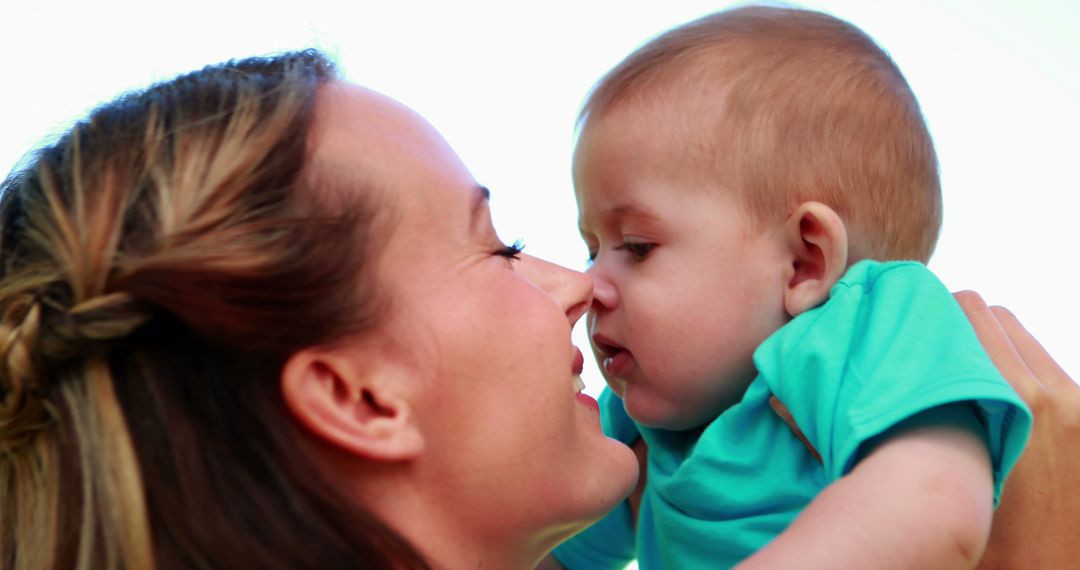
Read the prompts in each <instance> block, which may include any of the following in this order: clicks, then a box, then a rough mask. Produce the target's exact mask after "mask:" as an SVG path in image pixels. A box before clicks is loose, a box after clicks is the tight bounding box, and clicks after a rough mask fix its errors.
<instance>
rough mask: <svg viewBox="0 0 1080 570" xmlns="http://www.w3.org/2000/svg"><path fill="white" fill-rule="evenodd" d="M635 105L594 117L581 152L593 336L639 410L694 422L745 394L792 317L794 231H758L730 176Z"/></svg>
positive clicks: (666, 422) (653, 422)
mask: <svg viewBox="0 0 1080 570" xmlns="http://www.w3.org/2000/svg"><path fill="white" fill-rule="evenodd" d="M634 112H635V111H634V110H633V109H627V110H616V111H613V112H609V113H608V114H607V115H606V116H605V117H604V118H603V119H602V120H600V121H598V122H596V123H595V124H589V125H588V126H587V127H586V129H585V131H584V132H583V133H582V135H581V138H580V140H579V143H578V147H577V149H576V151H575V155H574V185H575V190H576V194H577V201H578V211H579V215H580V218H579V224H580V230H581V235H582V238H583V239H584V240H585V243H586V244H587V245H588V248H589V254H590V257H591V258H592V266H591V268H590V269H589V274H590V275H591V276H592V277H593V279H594V281H595V293H594V300H593V305H592V308H591V310H590V311H589V315H588V324H589V335H590V338H591V340H592V347H593V351H594V353H595V355H596V358H597V361H598V362H599V363H600V365H601V369H602V371H603V374H604V378H605V379H606V380H607V382H608V384H609V385H610V386H611V388H612V389H613V390H614V391H615V392H616V393H617V394H619V395H621V396H622V397H623V399H624V402H625V405H626V410H627V412H628V413H629V414H630V416H631V417H633V418H634V419H635V420H637V421H639V422H641V423H642V424H645V425H647V426H650V427H657V428H664V429H672V430H680V429H690V428H694V427H697V426H700V425H702V424H704V423H707V422H708V421H710V420H711V419H712V418H713V417H715V416H716V415H717V414H718V413H720V412H721V411H723V410H724V409H725V408H727V407H728V406H730V405H732V404H734V403H735V402H737V401H738V400H739V398H740V397H741V396H742V393H743V391H744V390H745V389H746V386H747V385H748V384H749V383H750V381H751V380H753V378H754V376H755V375H756V372H755V370H754V366H753V361H752V356H753V352H754V349H755V348H757V346H758V345H759V344H760V343H761V342H762V341H763V340H765V338H766V337H768V336H769V335H770V334H772V333H773V332H775V331H776V330H777V329H778V328H779V327H781V326H783V324H784V323H785V322H786V321H787V318H788V317H787V314H786V313H785V311H784V306H783V290H784V273H783V269H784V263H785V261H784V255H783V251H784V248H783V241H782V240H781V239H780V234H779V233H778V232H776V231H772V230H768V229H766V230H763V231H755V232H751V231H750V226H749V220H748V218H747V215H746V214H745V213H744V210H743V206H742V204H741V202H740V201H739V199H738V198H737V197H736V196H735V195H734V193H733V192H732V191H731V190H730V189H729V188H725V187H724V184H725V181H724V180H715V178H716V177H715V176H714V177H713V180H712V181H710V182H702V180H707V179H708V178H707V177H705V176H688V175H687V170H688V169H690V168H694V167H695V166H696V165H698V164H699V163H698V161H695V160H685V158H686V156H687V155H686V154H685V153H684V152H683V150H682V149H680V148H678V147H679V143H678V141H677V140H676V137H674V136H670V134H664V133H658V132H657V130H658V129H656V128H648V127H647V126H646V125H656V124H658V122H656V121H646V120H644V119H643V120H640V121H639V120H637V117H635V115H634ZM676 157H679V158H682V160H680V159H678V158H676Z"/></svg>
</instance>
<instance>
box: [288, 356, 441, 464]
mask: <svg viewBox="0 0 1080 570" xmlns="http://www.w3.org/2000/svg"><path fill="white" fill-rule="evenodd" d="M395 370H397V368H396V367H394V366H392V365H390V364H389V363H383V362H379V361H377V359H376V362H375V363H374V364H372V363H371V362H364V363H361V362H358V359H357V358H352V357H348V356H343V355H340V354H336V353H334V352H328V351H321V350H319V349H305V350H302V351H300V352H298V353H296V354H294V355H293V356H292V357H290V358H289V360H288V361H287V362H286V363H285V366H284V368H282V372H281V392H282V396H283V398H284V399H285V406H286V407H287V408H288V409H289V411H290V412H291V413H292V415H293V417H294V418H296V420H297V421H299V422H300V423H301V424H302V425H303V426H304V427H306V428H307V429H308V431H310V432H311V433H312V434H314V435H315V436H316V437H318V438H320V439H322V440H323V441H324V442H326V443H329V444H331V445H333V446H335V447H337V448H338V449H341V450H343V451H346V452H348V453H352V454H354V455H356V456H359V457H363V458H366V459H370V460H374V461H388V462H393V461H405V460H409V459H413V458H415V457H417V456H418V455H420V453H421V452H422V451H423V449H424V438H423V435H422V433H421V431H420V428H419V426H418V425H416V418H415V414H414V413H413V410H412V407H411V406H410V403H409V400H408V399H407V398H405V397H403V392H404V390H403V388H404V386H403V384H404V382H403V380H404V379H403V378H401V377H400V374H397V373H395V372H394V371H395Z"/></svg>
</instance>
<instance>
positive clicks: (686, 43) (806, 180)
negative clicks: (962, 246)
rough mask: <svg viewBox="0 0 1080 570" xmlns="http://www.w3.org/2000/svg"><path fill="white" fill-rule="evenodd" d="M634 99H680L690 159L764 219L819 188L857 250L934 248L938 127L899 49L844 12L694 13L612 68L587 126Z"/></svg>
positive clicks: (905, 253)
mask: <svg viewBox="0 0 1080 570" xmlns="http://www.w3.org/2000/svg"><path fill="white" fill-rule="evenodd" d="M624 105H630V106H637V107H636V108H637V109H639V110H640V106H641V105H648V106H653V107H655V106H657V105H664V106H665V108H675V109H677V111H676V112H675V113H669V116H672V117H678V118H674V119H671V120H672V122H673V124H672V125H671V126H672V127H673V128H677V129H680V132H685V133H684V134H687V135H688V136H684V137H681V138H682V139H683V140H684V142H685V149H682V148H680V149H679V151H682V152H684V153H685V154H684V156H683V158H690V159H692V160H693V162H692V164H697V163H699V162H700V163H702V164H704V165H705V168H702V169H701V171H702V173H703V174H704V175H707V176H709V177H711V178H716V179H719V180H721V181H722V182H723V184H724V186H727V187H730V188H733V189H735V191H737V192H739V193H740V194H742V195H743V198H744V200H745V203H746V205H747V208H748V210H749V213H750V215H751V217H752V219H753V220H754V221H755V223H756V224H757V225H758V226H762V225H766V224H771V223H775V222H777V221H779V220H782V219H784V218H785V217H786V216H787V215H788V214H790V213H791V212H792V210H793V209H794V208H795V207H796V206H797V205H798V204H799V203H801V202H805V201H807V200H816V201H819V202H823V203H825V204H827V205H829V206H830V207H832V208H833V209H834V210H836V211H837V213H839V215H840V216H841V217H842V218H843V219H844V221H845V223H846V225H847V226H848V229H849V232H851V233H852V234H853V236H852V241H853V246H854V248H855V249H854V251H855V252H857V253H858V254H859V255H860V256H865V257H872V258H877V259H918V260H922V261H926V260H927V259H928V258H929V257H930V254H931V253H932V252H933V249H934V245H935V243H936V242H937V237H938V232H939V230H940V226H941V187H940V181H939V177H938V164H937V157H936V155H935V152H934V146H933V142H932V141H931V138H930V133H929V131H928V130H927V127H926V124H925V122H924V120H923V117H922V113H921V111H920V109H919V104H918V102H917V101H916V99H915V96H914V94H913V93H912V91H911V88H910V87H909V86H908V84H907V82H906V81H905V80H904V77H903V75H902V74H901V73H900V70H899V69H898V68H897V66H896V65H895V64H894V63H893V61H892V59H890V57H889V56H888V54H886V53H885V52H884V51H883V50H882V49H881V48H880V47H878V46H877V45H876V44H875V43H874V41H873V40H872V39H870V37H868V36H867V35H866V34H865V33H863V32H862V31H861V30H859V29H858V28H856V27H855V26H853V25H851V24H849V23H847V22H844V21H842V20H839V19H837V18H834V17H832V16H829V15H826V14H822V13H818V12H813V11H808V10H800V9H791V8H773V7H762V6H751V7H743V8H737V9H733V10H729V11H724V12H719V13H716V14H712V15H709V16H706V17H703V18H701V19H698V20H695V21H692V22H689V23H687V24H685V25H682V26H680V27H677V28H674V29H672V30H669V31H668V32H665V33H663V34H661V35H660V36H657V37H656V38H654V39H652V40H651V41H649V42H647V43H646V44H645V45H643V46H642V47H640V48H639V49H637V50H636V51H635V52H634V53H632V54H630V55H629V56H628V57H627V58H626V59H624V60H623V61H622V62H621V63H619V64H618V65H617V66H616V67H615V68H614V69H612V70H611V71H610V72H608V74H607V75H605V76H604V77H603V78H602V79H601V80H600V81H599V82H598V83H597V84H596V86H595V87H594V88H593V91H592V92H591V93H590V95H589V97H588V99H587V100H586V102H585V104H584V106H583V108H582V110H581V114H580V116H579V128H580V129H581V131H582V132H584V130H585V129H587V128H588V125H589V123H591V122H593V121H598V120H601V119H602V118H603V117H604V116H605V115H606V114H608V113H609V112H611V111H613V110H614V109H616V108H619V107H621V106H624ZM672 105H677V107H672ZM629 112H631V113H632V112H635V111H634V110H630V111H629ZM679 115H681V117H679Z"/></svg>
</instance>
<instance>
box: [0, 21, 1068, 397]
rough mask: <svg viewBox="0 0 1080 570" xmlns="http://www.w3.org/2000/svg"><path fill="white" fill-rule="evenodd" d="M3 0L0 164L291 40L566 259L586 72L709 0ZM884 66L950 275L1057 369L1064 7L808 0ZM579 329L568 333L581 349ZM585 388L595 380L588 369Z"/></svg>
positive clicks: (1064, 144) (1064, 239)
mask: <svg viewBox="0 0 1080 570" xmlns="http://www.w3.org/2000/svg"><path fill="white" fill-rule="evenodd" d="M37 4H38V5H37V6H32V5H30V4H29V3H17V4H15V5H14V7H13V6H12V5H11V4H8V6H7V7H5V8H4V13H3V14H2V16H0V63H2V67H0V73H2V84H0V85H2V86H0V103H2V104H0V171H3V172H7V171H8V170H9V169H10V168H11V166H13V165H14V164H15V163H16V161H17V160H18V159H19V157H20V156H22V155H23V153H25V152H26V151H27V150H29V149H30V148H32V147H33V146H35V145H36V144H38V143H39V142H40V141H41V140H43V137H44V136H46V135H48V134H49V133H56V132H59V131H62V130H63V129H64V128H65V127H66V126H67V125H68V124H69V122H70V121H71V120H72V119H74V118H75V117H78V116H80V115H82V114H83V113H85V112H86V110H87V109H88V108H89V107H91V106H93V105H94V104H96V103H98V102H101V101H104V100H108V99H110V98H112V97H113V96H114V95H116V94H117V93H118V92H120V91H122V90H125V89H129V88H133V87H138V86H141V85H144V84H146V83H148V82H150V81H154V80H159V79H165V78H168V77H169V76H171V75H173V74H176V73H179V72H182V71H188V70H191V69H195V68H198V67H201V66H202V65H204V64H208V63H212V62H217V61H219V60H223V59H228V58H233V57H243V56H248V55H256V54H265V53H270V52H274V51H280V50H284V49H294V48H300V47H305V46H316V47H321V48H323V49H325V50H327V51H329V52H330V53H331V54H333V55H335V56H336V57H337V58H338V60H339V61H340V63H341V66H342V68H343V70H344V71H345V74H346V76H347V77H348V78H350V79H351V80H354V81H356V82H358V83H362V84H365V85H367V86H369V87H373V88H375V89H377V90H381V91H383V92H385V93H387V94H389V95H391V96H393V97H396V98H398V99H400V100H402V101H403V102H405V103H406V104H408V105H410V106H412V107H414V108H415V109H417V110H418V111H419V112H420V113H421V114H422V115H424V116H426V117H427V118H428V119H429V120H431V121H432V122H433V123H434V124H435V126H436V127H437V128H438V129H439V130H441V131H442V132H443V134H444V135H445V136H446V137H447V139H448V140H449V141H450V143H451V145H453V146H454V147H455V148H456V149H457V151H458V153H459V154H460V155H461V156H462V157H463V158H464V160H465V162H466V164H468V165H469V166H470V168H471V169H472V171H473V172H474V174H475V175H476V177H477V178H478V179H479V180H480V181H481V182H482V183H484V184H486V185H487V186H489V187H490V188H491V189H492V193H493V199H492V208H493V210H494V215H495V219H496V226H497V228H498V230H499V232H500V234H501V235H502V237H503V239H505V240H508V241H510V240H514V239H516V238H522V239H524V241H525V242H526V243H527V244H528V252H529V253H532V254H534V255H538V256H541V257H545V258H548V259H551V260H554V261H556V262H558V263H562V264H564V265H567V266H570V267H574V268H578V269H581V268H583V267H584V261H585V257H586V253H585V248H584V247H583V246H582V245H581V243H580V240H579V239H578V237H577V231H576V219H575V218H576V212H575V208H574V202H573V198H572V191H571V186H570V180H569V157H570V152H571V148H572V143H573V124H574V118H575V115H576V112H577V110H578V106H579V105H580V103H581V101H582V98H583V97H584V95H585V93H586V91H587V90H588V89H589V87H590V86H591V85H592V83H593V82H594V81H595V80H596V79H597V78H598V77H599V76H600V75H601V74H602V73H603V72H604V71H605V70H607V69H608V68H610V67H611V66H612V65H614V64H615V63H616V62H617V61H618V60H619V59H621V58H622V57H623V56H624V55H626V54H627V53H628V52H629V51H631V50H632V49H633V48H634V47H635V46H637V45H639V44H640V43H641V42H642V41H644V40H646V39H647V38H649V37H650V36H651V35H653V34H655V33H658V32H660V31H662V30H663V29H665V28H667V27H670V26H672V25H675V24H678V23H681V22H684V21H686V20H689V19H692V18H695V17H697V16H699V15H702V14H704V13H707V12H709V11H713V10H717V9H720V8H723V7H725V6H728V5H730V3H727V2H703V1H689V0H685V1H666V2H649V3H641V5H640V6H637V5H632V4H631V3H629V2H616V1H603V2H588V1H580V2H574V3H565V4H560V3H557V2H552V3H516V2H490V3H483V2H475V1H455V2H428V3H425V2H390V1H387V0H384V1H378V2H369V1H358V2H349V3H321V4H318V5H316V6H314V7H311V6H305V7H301V5H300V3H285V2H275V1H264V2H259V3H229V2H225V1H219V2H214V3H209V2H202V1H196V2H172V3H168V4H154V3H150V2H122V1H106V2H90V1H83V2H74V1H59V2H50V3H47V4H48V5H47V6H42V5H41V4H46V3H44V2H41V3H37ZM804 5H805V6H808V7H814V8H819V9H823V10H826V11H829V12H832V13H834V14H835V15H838V16H840V17H842V18H845V19H847V20H849V21H851V22H853V23H855V24H856V25H858V26H860V27H862V28H863V29H864V30H866V31H867V32H868V33H869V34H870V35H872V36H873V37H874V38H876V39H877V40H878V41H879V43H881V44H882V45H883V46H884V47H885V49H886V50H888V51H889V52H890V53H891V54H892V55H893V57H894V58H895V59H896V61H897V63H898V64H899V66H900V68H901V69H902V70H903V71H904V73H905V74H906V76H907V78H908V80H909V82H910V83H911V85H912V87H913V88H914V90H915V93H916V95H917V96H918V97H919V99H920V101H921V103H922V107H923V111H924V113H925V115H926V117H927V120H928V122H929V124H930V127H931V130H932V132H933V134H934V138H935V141H936V144H937V149H938V152H939V155H940V160H941V165H942V176H943V184H944V194H945V224H944V230H943V234H942V238H941V241H940V244H939V246H938V249H937V253H936V255H935V257H934V258H933V260H932V262H931V268H932V269H934V270H935V271H936V272H937V273H938V274H939V275H940V276H941V277H942V279H943V280H944V281H945V282H946V284H947V285H949V286H950V288H953V289H962V288H971V289H976V290H978V291H979V292H981V293H982V294H983V296H984V297H985V298H987V299H988V300H989V301H990V302H991V303H997V304H1003V305H1006V306H1008V307H1010V308H1011V309H1013V310H1014V311H1015V312H1016V313H1017V314H1018V315H1019V316H1020V317H1021V318H1022V319H1023V320H1024V322H1025V323H1027V324H1028V326H1029V327H1030V328H1031V329H1032V330H1033V331H1034V332H1035V333H1036V335H1037V336H1038V337H1039V338H1040V339H1041V340H1042V341H1043V343H1044V344H1045V345H1046V346H1047V347H1048V348H1049V349H1050V350H1051V352H1052V353H1053V354H1054V355H1055V356H1056V357H1057V358H1058V360H1059V361H1060V362H1061V363H1062V365H1063V366H1064V367H1065V368H1066V370H1068V371H1070V372H1072V373H1073V375H1074V377H1076V376H1077V375H1078V374H1080V354H1078V350H1077V343H1076V342H1075V339H1076V338H1077V334H1076V333H1075V332H1073V329H1074V327H1075V326H1076V323H1077V320H1078V318H1080V309H1078V307H1077V303H1076V300H1075V299H1076V291H1077V280H1078V278H1080V270H1078V269H1077V267H1076V264H1077V259H1076V258H1077V253H1076V248H1077V245H1078V244H1080V241H1078V240H1077V237H1076V235H1077V219H1076V215H1075V213H1074V212H1075V210H1074V209H1075V207H1076V204H1077V193H1078V190H1080V182H1078V181H1077V164H1078V162H1080V140H1078V137H1080V40H1078V39H1076V38H1077V37H1078V36H1080V32H1078V30H1080V2H1076V1H1075V0H1057V1H1052V0H1046V1H1038V0H1036V1H1032V2H1023V3H1021V2H1018V1H1017V2H1004V1H983V2H975V1H961V0H948V1H937V2H930V1H926V0H911V1H907V2H867V1H863V2H858V1H840V0H838V1H813V2H807V3H805V4H804ZM582 328H583V327H580V326H579V327H578V329H577V331H576V332H575V339H576V342H577V344H578V345H579V346H581V347H582V349H583V351H585V352H586V354H588V351H587V340H586V339H585V336H584V334H582V333H583V331H582V330H581V329H582ZM587 364H588V365H587V367H586V374H585V378H586V382H587V384H588V386H589V391H590V392H592V393H594V394H595V393H597V392H598V391H599V389H600V387H601V386H602V384H603V382H602V380H601V379H600V378H599V375H598V373H597V372H596V369H595V366H594V365H593V364H592V363H591V362H590V363H587Z"/></svg>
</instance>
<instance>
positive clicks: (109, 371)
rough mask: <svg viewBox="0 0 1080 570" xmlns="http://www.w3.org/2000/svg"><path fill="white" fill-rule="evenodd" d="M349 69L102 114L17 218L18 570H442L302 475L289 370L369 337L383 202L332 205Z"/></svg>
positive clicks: (9, 376)
mask: <svg viewBox="0 0 1080 570" xmlns="http://www.w3.org/2000/svg"><path fill="white" fill-rule="evenodd" d="M335 77H336V72H335V70H334V66H333V64H332V62H330V61H329V60H328V59H326V58H325V56H323V55H322V54H321V53H319V52H317V51H314V50H308V51H303V52H293V53H287V54H282V55H279V56H274V57H268V58H251V59H247V60H240V61H233V62H227V63H225V64H221V65H217V66H210V67H207V68H205V69H202V70H200V71H196V72H193V73H190V74H187V75H184V76H181V77H179V78H176V79H174V80H172V81H168V82H164V83H161V84H158V85H155V86H152V87H150V88H148V89H146V90H143V91H139V92H134V93H130V94H127V95H124V96H122V97H120V98H119V99H117V100H115V101H113V102H111V103H108V104H106V105H103V106H102V107H100V108H98V109H97V110H95V111H94V112H93V113H91V114H90V116H89V117H88V118H87V119H85V120H83V121H80V122H79V123H78V124H76V125H75V126H74V127H73V128H72V129H71V130H70V131H69V132H68V133H67V134H66V135H64V136H63V137H62V138H61V139H60V140H59V141H58V142H56V143H55V144H52V145H50V146H47V147H45V148H43V149H42V150H40V151H39V152H37V153H36V155H35V156H34V157H33V158H32V160H30V162H29V165H28V166H27V167H26V168H25V169H23V170H21V171H18V172H15V173H13V174H12V175H11V176H10V177H9V178H8V179H7V180H6V181H5V182H4V184H3V186H2V188H0V191H2V193H3V194H2V199H0V568H21V569H34V570H37V569H48V568H79V569H91V568H94V569H97V568H131V569H135V568H137V569H140V570H143V569H152V568H155V567H157V568H189V567H199V568H209V567H213V568H341V567H352V566H353V565H355V564H360V563H363V564H366V565H367V566H368V567H370V568H414V567H417V568H419V567H425V564H424V563H423V561H422V560H420V558H419V556H417V555H416V554H415V552H414V551H413V550H412V549H411V547H410V546H409V545H408V544H407V543H406V542H405V541H404V540H402V539H400V538H399V537H398V536H397V535H396V534H395V533H393V532H392V531H390V530H389V529H388V528H387V527H385V525H383V524H382V523H381V522H380V521H378V520H376V519H375V518H374V517H372V516H370V515H369V514H368V513H366V512H365V511H363V510H362V509H361V508H360V507H359V506H357V505H355V501H354V500H351V499H350V498H348V497H345V496H342V495H340V493H339V492H338V491H336V488H335V487H334V486H333V485H331V484H328V483H327V475H326V474H323V473H321V472H319V471H318V469H317V468H316V467H315V466H313V465H312V464H310V462H309V461H306V460H305V458H304V457H303V455H302V453H301V452H303V450H304V449H305V445H309V444H308V440H307V439H306V438H305V437H304V433H303V432H302V429H301V427H300V426H298V423H297V422H295V421H293V420H292V418H291V417H290V415H289V414H288V412H287V410H286V408H285V406H284V403H283V401H282V398H281V394H280V390H279V388H278V384H279V378H280V370H281V367H282V365H283V364H284V362H285V360H286V359H287V358H288V357H289V356H290V355H291V354H293V353H294V352H295V351H297V350H300V349H302V348H305V347H308V346H318V345H321V344H325V343H332V342H336V341H337V340H340V339H341V338H344V337H345V336H347V335H352V334H360V333H362V332H365V331H370V330H371V329H372V327H374V326H375V325H376V323H377V322H378V315H379V303H377V302H376V301H377V298H378V295H376V294H375V293H376V292H375V291H374V282H375V279H374V277H373V276H372V271H373V270H372V264H371V263H369V258H370V257H371V256H372V255H374V254H375V252H374V251H373V250H372V248H370V247H368V245H367V244H368V243H373V240H369V239H368V236H369V235H370V234H372V233H373V232H374V231H375V229H374V226H375V225H376V224H375V221H374V220H375V218H376V216H375V207H374V205H373V204H369V203H368V202H369V200H367V199H366V198H365V197H364V194H363V193H362V189H357V196H358V197H356V198H352V199H349V198H344V197H341V196H338V197H334V196H332V194H333V192H330V191H328V190H327V189H326V188H321V187H320V186H322V185H323V183H324V182H327V181H326V180H325V178H326V176H325V173H323V174H321V175H320V173H318V172H315V171H312V170H311V168H313V167H310V166H309V164H308V162H309V160H308V159H309V156H308V154H309V148H308V131H309V127H310V125H311V123H312V121H313V113H314V111H313V108H314V104H315V103H314V102H315V95H316V92H317V91H318V90H319V89H320V88H321V86H322V85H324V84H327V83H328V82H330V81H332V80H334V79H335Z"/></svg>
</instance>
